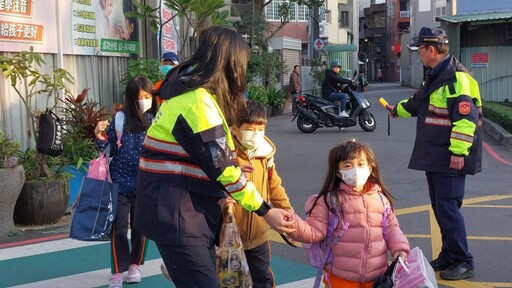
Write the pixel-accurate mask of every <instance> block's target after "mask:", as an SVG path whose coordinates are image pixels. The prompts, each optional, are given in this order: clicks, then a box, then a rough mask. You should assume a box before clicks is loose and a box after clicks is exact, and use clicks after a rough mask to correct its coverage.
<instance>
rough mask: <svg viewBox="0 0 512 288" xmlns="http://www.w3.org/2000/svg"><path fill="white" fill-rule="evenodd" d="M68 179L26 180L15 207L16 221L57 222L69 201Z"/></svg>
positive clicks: (27, 222)
mask: <svg viewBox="0 0 512 288" xmlns="http://www.w3.org/2000/svg"><path fill="white" fill-rule="evenodd" d="M68 190H69V183H68V180H55V181H29V182H25V185H23V189H22V190H21V194H20V196H19V197H18V201H17V202H16V207H15V208H14V222H15V223H16V224H25V225H42V224H53V223H57V222H58V221H59V220H60V219H61V218H62V216H64V214H65V213H66V210H67V207H68V202H69V193H68Z"/></svg>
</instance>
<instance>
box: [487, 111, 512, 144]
mask: <svg viewBox="0 0 512 288" xmlns="http://www.w3.org/2000/svg"><path fill="white" fill-rule="evenodd" d="M482 128H483V129H484V132H485V134H487V135H489V136H490V137H491V138H492V139H494V140H496V142H498V144H500V145H501V146H504V147H512V134H510V133H509V132H508V131H507V130H505V129H503V127H501V126H500V125H498V124H496V123H494V122H492V121H491V120H489V119H487V118H484V119H483V123H482Z"/></svg>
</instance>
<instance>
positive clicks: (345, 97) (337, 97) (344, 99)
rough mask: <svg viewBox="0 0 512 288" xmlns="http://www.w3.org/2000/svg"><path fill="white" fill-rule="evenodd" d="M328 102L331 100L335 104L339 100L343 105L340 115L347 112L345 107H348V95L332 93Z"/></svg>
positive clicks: (341, 105)
mask: <svg viewBox="0 0 512 288" xmlns="http://www.w3.org/2000/svg"><path fill="white" fill-rule="evenodd" d="M327 100H329V101H331V102H333V103H334V101H338V100H339V101H341V104H340V113H341V112H343V111H345V107H346V106H347V100H348V95H347V94H345V93H336V92H333V93H331V95H329V97H328V98H327Z"/></svg>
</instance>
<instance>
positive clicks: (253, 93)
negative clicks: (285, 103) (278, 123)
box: [247, 84, 272, 118]
mask: <svg viewBox="0 0 512 288" xmlns="http://www.w3.org/2000/svg"><path fill="white" fill-rule="evenodd" d="M247 98H248V99H249V100H254V101H257V102H259V103H261V105H263V106H264V107H265V108H266V109H267V118H270V116H272V107H271V106H269V105H268V98H267V91H266V90H265V87H263V86H260V85H256V84H249V85H247Z"/></svg>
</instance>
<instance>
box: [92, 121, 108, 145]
mask: <svg viewBox="0 0 512 288" xmlns="http://www.w3.org/2000/svg"><path fill="white" fill-rule="evenodd" d="M108 125H109V123H108V121H106V120H105V121H99V122H98V124H96V128H94V134H96V138H98V139H99V140H105V136H104V135H103V133H104V132H105V129H107V127H108Z"/></svg>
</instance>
